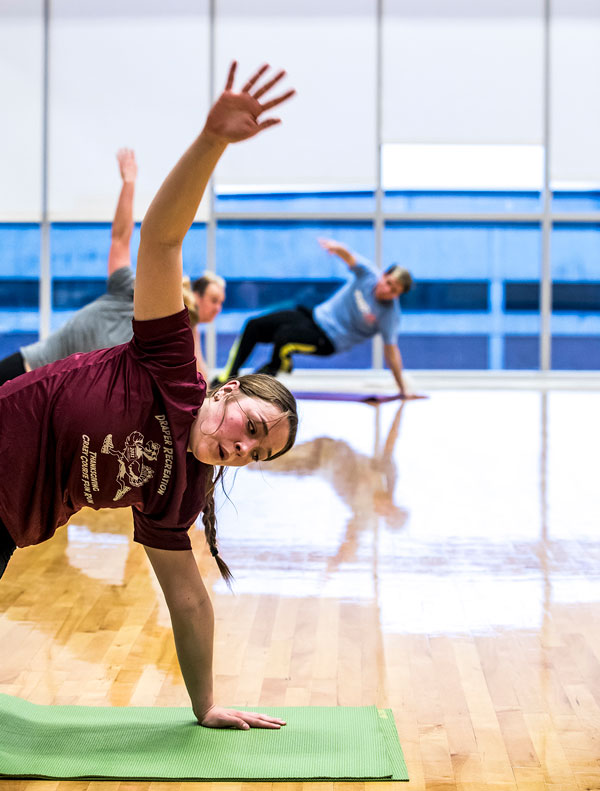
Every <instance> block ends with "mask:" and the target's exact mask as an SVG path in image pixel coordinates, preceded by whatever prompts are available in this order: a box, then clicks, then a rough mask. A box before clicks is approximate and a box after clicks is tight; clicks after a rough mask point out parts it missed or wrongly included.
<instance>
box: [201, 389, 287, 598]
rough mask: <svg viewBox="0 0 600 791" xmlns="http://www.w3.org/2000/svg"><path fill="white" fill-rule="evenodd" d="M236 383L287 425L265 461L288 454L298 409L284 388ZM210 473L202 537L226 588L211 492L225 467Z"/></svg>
mask: <svg viewBox="0 0 600 791" xmlns="http://www.w3.org/2000/svg"><path fill="white" fill-rule="evenodd" d="M237 381H238V382H239V383H240V388H239V389H240V392H241V393H243V394H244V395H246V396H249V397H250V398H258V399H260V400H261V401H267V402H268V403H270V404H275V406H277V407H279V409H280V410H281V417H282V418H284V417H286V418H287V420H288V424H289V433H288V438H287V442H286V443H285V445H284V447H283V448H282V449H281V450H280V451H279V452H278V453H275V454H274V455H273V456H271V457H270V459H269V461H273V459H277V458H279V456H283V454H284V453H287V452H288V450H290V448H291V447H292V446H293V444H294V442H295V441H296V432H297V430H298V409H297V406H296V399H295V398H294V396H293V395H292V394H291V393H290V391H289V390H288V389H287V387H285V386H284V385H282V384H281V382H279V381H277V379H275V377H273V376H268V375H267V374H247V375H246V376H239V377H238V378H237ZM221 387H223V385H222V384H220V385H218V386H217V387H213V388H212V389H211V390H209V391H208V392H207V394H206V397H207V398H209V397H210V396H212V395H213V394H214V393H216V391H217V390H219V388H221ZM229 397H230V396H229ZM211 470H212V478H211V482H210V485H209V486H208V488H207V491H206V502H205V504H204V509H203V513H202V524H203V525H204V535H205V537H206V543H207V544H208V547H209V549H210V554H211V555H212V556H213V557H214V559H215V561H216V563H217V566H218V567H219V571H220V572H221V576H222V577H223V579H224V580H225V582H226V583H227V585H228V586H229V587H231V580H232V579H233V574H232V573H231V571H230V570H229V566H228V565H227V563H225V561H224V560H223V559H222V558H221V556H220V555H219V547H218V543H217V518H216V514H215V488H216V485H217V483H218V482H219V481H222V480H223V475H224V474H225V467H221V468H220V469H219V471H218V472H217V474H216V475H215V472H214V470H215V468H214V467H211Z"/></svg>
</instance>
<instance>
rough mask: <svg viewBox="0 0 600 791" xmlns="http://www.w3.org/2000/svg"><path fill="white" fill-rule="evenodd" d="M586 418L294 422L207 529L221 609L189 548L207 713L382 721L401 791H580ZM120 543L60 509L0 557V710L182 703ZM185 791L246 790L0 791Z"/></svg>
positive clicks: (464, 413) (157, 628) (109, 529)
mask: <svg viewBox="0 0 600 791" xmlns="http://www.w3.org/2000/svg"><path fill="white" fill-rule="evenodd" d="M598 404H599V399H598V394H597V393H594V392H588V393H577V392H551V393H548V394H543V393H539V392H534V391H519V392H515V391H506V392H501V391H497V392H496V391H494V392H458V391H453V392H436V393H434V394H433V395H432V397H431V398H430V399H429V400H428V401H418V402H413V403H407V404H405V405H404V406H403V407H400V408H399V407H398V405H397V404H394V403H392V404H387V405H385V406H382V407H378V408H374V407H370V406H366V405H361V404H351V403H350V404H348V403H341V404H340V403H328V402H303V403H301V413H302V424H301V430H300V434H299V437H298V443H297V446H296V449H295V450H294V451H293V452H292V453H290V454H289V455H288V456H286V457H283V458H282V459H281V460H278V461H275V462H273V463H272V464H264V465H262V466H261V467H255V468H254V469H244V470H240V471H239V472H238V473H237V475H235V481H234V476H233V475H231V476H230V477H229V483H228V486H229V487H230V488H231V495H230V496H231V500H232V503H228V502H227V501H225V500H224V501H223V502H224V504H223V506H222V507H221V509H220V514H219V516H220V534H221V546H222V554H223V556H224V558H225V559H226V560H227V562H228V563H229V565H230V566H231V568H232V570H233V572H234V573H235V574H236V578H237V581H236V584H235V595H231V594H230V593H229V592H228V591H227V590H226V588H225V586H224V585H223V584H222V583H221V581H220V579H219V578H218V575H217V573H216V570H215V566H214V563H213V561H212V558H211V557H210V555H209V554H208V553H207V552H206V550H205V545H204V541H203V534H202V532H201V530H200V529H198V530H195V531H193V540H194V546H195V550H196V554H197V557H198V560H199V563H200V566H201V570H202V572H203V574H204V577H205V579H206V581H207V584H208V587H209V589H210V590H211V592H212V596H213V600H214V605H215V611H216V616H217V627H216V628H217V636H216V648H215V651H216V656H215V671H216V679H215V681H216V696H217V699H218V701H219V702H220V703H223V704H237V705H244V706H252V705H270V704H273V705H274V704H278V705H291V706H294V705H309V704H314V705H340V706H345V705H362V704H365V705H366V704H372V703H376V704H378V705H381V706H391V707H392V708H393V709H394V713H395V717H396V723H397V726H398V732H399V735H400V741H401V743H402V746H403V748H404V752H405V756H406V760H407V764H408V769H409V773H410V778H411V779H410V783H409V784H408V785H405V786H403V787H404V788H406V789H407V791H421V789H431V790H432V791H433V789H438V790H439V791H441V790H442V789H443V790H444V791H450V789H461V790H462V791H486V790H487V789H497V791H500V789H502V791H509V790H510V791H513V790H514V791H516V790H517V789H518V790H519V791H538V789H539V790H540V791H541V790H542V789H548V790H549V789H553V791H570V789H578V790H582V789H600V550H599V542H598V534H599V533H600V517H599V514H600V476H599V474H598V473H599V462H598V449H599V448H600V420H599V419H598V411H599V409H598ZM130 535H131V523H130V516H129V513H128V512H127V511H125V510H123V511H106V512H101V513H94V512H92V511H84V512H81V513H80V514H78V515H77V517H76V518H75V519H73V521H72V523H71V524H70V525H69V526H68V527H66V528H62V529H61V530H60V531H59V532H58V533H57V535H56V536H55V537H54V538H53V539H52V540H51V541H49V542H47V543H46V544H43V545H41V546H39V547H34V548H30V549H26V550H19V551H17V553H16V554H15V556H14V558H13V560H12V561H11V563H10V565H9V568H8V570H7V572H6V574H5V577H4V578H3V579H2V581H1V582H0V645H1V646H2V651H1V653H2V659H1V662H0V692H5V693H8V694H11V695H20V696H22V697H25V698H27V699H28V700H30V701H33V702H35V703H46V704H89V705H100V706H101V705H111V706H123V705H156V706H164V705H178V706H185V705H187V703H188V701H187V697H186V692H185V688H184V686H183V683H182V680H181V676H180V674H179V669H178V665H177V660H176V657H175V651H174V647H173V641H172V637H171V632H170V627H169V619H168V613H167V610H166V606H165V604H164V602H163V600H162V597H161V594H160V591H159V589H158V585H157V583H156V582H155V580H154V578H153V576H152V573H151V570H150V567H149V564H148V563H147V561H146V558H145V555H144V552H143V550H142V548H141V547H139V546H137V545H135V544H133V543H132V542H131V539H130ZM209 785H210V786H214V791H259V790H260V789H266V788H267V787H268V786H269V785H270V784H252V783H244V784H235V783H234V784H231V783H228V784H201V783H132V782H127V783H107V782H90V781H62V782H58V781H12V780H4V781H0V788H1V789H2V791H8V789H11V791H12V789H15V791H25V790H26V789H27V791H59V790H60V791H67V790H68V791H99V789H107V791H117V789H119V791H133V789H135V790H136V791H141V789H154V791H174V789H178V791H179V790H180V791H193V789H196V788H199V787H202V788H203V789H205V788H206V789H207V788H208V786H209ZM391 785H392V784H390V783H383V784H381V783H371V784H364V783H356V784H346V783H336V784H331V783H319V784H308V783H307V784H300V783H298V784H289V783H286V784H278V785H277V787H276V788H275V789H274V791H291V790H292V789H293V791H333V786H335V791H350V789H351V788H352V789H356V790H357V791H363V789H365V786H368V789H365V791H390V787H391ZM396 787H397V789H398V791H400V789H401V787H400V786H399V785H397V784H396Z"/></svg>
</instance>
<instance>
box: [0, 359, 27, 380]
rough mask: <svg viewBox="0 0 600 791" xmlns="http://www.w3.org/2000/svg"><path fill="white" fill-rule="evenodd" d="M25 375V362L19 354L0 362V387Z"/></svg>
mask: <svg viewBox="0 0 600 791" xmlns="http://www.w3.org/2000/svg"><path fill="white" fill-rule="evenodd" d="M24 373H25V361H24V360H23V355H22V354H21V352H15V353H14V354H11V355H10V356H9V357H5V358H4V359H3V360H0V385H3V384H4V382H8V381H9V380H10V379H15V378H16V377H17V376H21V374H24Z"/></svg>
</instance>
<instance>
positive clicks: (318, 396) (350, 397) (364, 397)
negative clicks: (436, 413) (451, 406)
mask: <svg viewBox="0 0 600 791" xmlns="http://www.w3.org/2000/svg"><path fill="white" fill-rule="evenodd" d="M294 397H295V398H297V399H299V400H303V401H356V402H358V403H359V404H387V402H388V401H401V400H404V399H405V398H406V396H403V395H400V393H394V394H393V395H381V394H379V395H378V394H377V393H299V392H296V393H294ZM410 398H411V399H413V398H427V396H424V395H414V396H410Z"/></svg>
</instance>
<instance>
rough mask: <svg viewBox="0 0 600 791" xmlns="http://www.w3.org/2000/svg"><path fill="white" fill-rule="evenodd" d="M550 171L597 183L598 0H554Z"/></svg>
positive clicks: (567, 180)
mask: <svg viewBox="0 0 600 791" xmlns="http://www.w3.org/2000/svg"><path fill="white" fill-rule="evenodd" d="M552 9H553V21H552V33H551V40H552V49H551V51H552V77H553V80H552V100H551V113H552V114H551V118H552V141H551V148H550V152H551V175H552V179H553V181H554V182H560V183H562V184H563V185H565V186H568V185H569V184H571V185H573V183H575V184H577V183H582V182H584V183H586V182H587V183H589V182H592V183H595V184H596V185H600V131H599V130H600V90H599V87H598V86H600V3H598V1H597V0H553V4H552Z"/></svg>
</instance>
